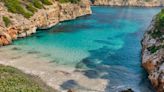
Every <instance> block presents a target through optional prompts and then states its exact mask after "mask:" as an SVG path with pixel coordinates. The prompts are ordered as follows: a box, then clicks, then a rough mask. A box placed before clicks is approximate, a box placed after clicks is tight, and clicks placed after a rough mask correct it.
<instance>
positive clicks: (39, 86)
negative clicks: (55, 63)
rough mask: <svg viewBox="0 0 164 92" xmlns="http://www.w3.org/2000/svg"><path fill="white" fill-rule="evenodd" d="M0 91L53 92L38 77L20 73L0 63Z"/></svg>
mask: <svg viewBox="0 0 164 92" xmlns="http://www.w3.org/2000/svg"><path fill="white" fill-rule="evenodd" d="M0 92H55V91H54V90H53V89H52V88H50V87H48V86H46V85H45V84H44V83H43V82H42V81H41V80H40V79H39V78H38V77H34V76H30V75H27V74H24V73H22V72H21V71H20V70H18V69H15V68H13V67H9V66H3V65H0Z"/></svg>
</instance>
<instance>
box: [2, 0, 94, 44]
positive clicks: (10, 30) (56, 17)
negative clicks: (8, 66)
mask: <svg viewBox="0 0 164 92" xmlns="http://www.w3.org/2000/svg"><path fill="white" fill-rule="evenodd" d="M91 13H92V12H91V9H90V2H89V0H81V2H80V3H78V4H71V3H65V4H61V3H59V2H57V1H55V0H53V4H52V5H48V6H44V8H43V9H39V10H38V11H37V12H36V13H35V14H34V15H33V16H32V17H31V18H29V19H27V18H25V17H23V16H22V15H20V14H14V13H11V12H8V10H7V8H6V7H5V6H4V4H3V3H2V2H0V46H2V45H8V44H10V43H11V42H12V40H15V39H17V38H22V37H26V36H29V35H31V34H33V33H35V32H36V29H37V28H48V27H51V26H53V25H55V24H57V23H59V22H60V21H65V20H71V19H75V18H76V17H79V16H83V15H87V14H91ZM3 16H5V17H8V18H9V19H10V21H11V25H10V26H8V27H6V26H5V23H4V21H3Z"/></svg>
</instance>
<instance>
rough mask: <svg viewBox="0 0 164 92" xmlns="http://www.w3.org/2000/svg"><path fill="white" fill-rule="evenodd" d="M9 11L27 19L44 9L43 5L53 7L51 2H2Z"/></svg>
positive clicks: (17, 0) (48, 0)
mask: <svg viewBox="0 0 164 92" xmlns="http://www.w3.org/2000/svg"><path fill="white" fill-rule="evenodd" d="M1 2H4V5H5V6H6V7H7V9H8V11H10V12H12V13H18V14H22V15H23V16H24V17H26V18H30V17H31V16H32V15H33V14H34V12H36V11H37V8H38V9H41V8H43V5H51V4H52V3H51V1H50V0H2V1H1Z"/></svg>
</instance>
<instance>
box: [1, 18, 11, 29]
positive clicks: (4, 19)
mask: <svg viewBox="0 0 164 92" xmlns="http://www.w3.org/2000/svg"><path fill="white" fill-rule="evenodd" d="M3 22H4V23H5V26H6V27H8V26H9V25H10V24H11V21H10V19H9V18H8V17H5V16H3Z"/></svg>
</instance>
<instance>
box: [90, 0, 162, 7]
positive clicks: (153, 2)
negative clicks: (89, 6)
mask: <svg viewBox="0 0 164 92" xmlns="http://www.w3.org/2000/svg"><path fill="white" fill-rule="evenodd" d="M91 1H92V2H93V3H94V5H110V6H146V7H154V6H164V0H91Z"/></svg>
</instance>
